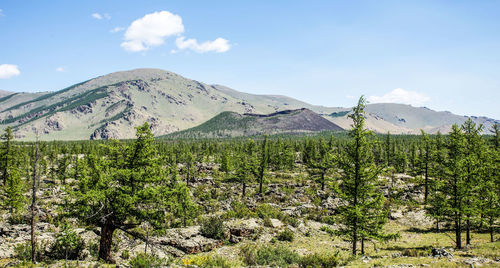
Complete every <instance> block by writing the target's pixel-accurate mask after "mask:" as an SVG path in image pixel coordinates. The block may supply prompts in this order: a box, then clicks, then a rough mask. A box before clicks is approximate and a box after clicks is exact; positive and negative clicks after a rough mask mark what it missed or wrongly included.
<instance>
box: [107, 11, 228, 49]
mask: <svg viewBox="0 0 500 268" xmlns="http://www.w3.org/2000/svg"><path fill="white" fill-rule="evenodd" d="M113 30H114V29H113ZM112 32H114V31H112ZM182 33H184V24H183V23H182V18H181V17H180V16H179V15H177V14H173V13H170V12H168V11H159V12H154V13H150V14H146V15H145V16H144V17H142V18H140V19H137V20H135V21H133V22H132V24H130V26H129V27H128V28H127V30H126V31H125V35H124V39H125V41H124V42H122V43H121V47H122V48H123V49H125V50H127V51H131V52H139V51H146V50H148V49H150V48H152V47H156V46H161V45H163V44H164V43H165V40H166V39H167V38H169V37H172V36H177V38H176V41H175V44H176V46H177V49H178V50H175V49H174V50H172V51H171V53H177V52H179V51H180V50H185V49H190V50H193V51H195V52H197V53H205V52H209V51H214V52H219V53H221V52H226V51H228V50H229V49H230V48H231V45H230V44H229V41H228V40H226V39H224V38H220V37H219V38H217V39H215V40H213V41H205V42H202V43H198V41H197V40H196V39H193V38H191V39H186V37H184V36H181V34H182Z"/></svg>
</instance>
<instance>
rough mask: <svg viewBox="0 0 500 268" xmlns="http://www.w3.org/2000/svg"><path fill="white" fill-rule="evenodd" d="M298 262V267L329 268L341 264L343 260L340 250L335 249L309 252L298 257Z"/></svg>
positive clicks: (343, 262)
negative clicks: (333, 251) (321, 252)
mask: <svg viewBox="0 0 500 268" xmlns="http://www.w3.org/2000/svg"><path fill="white" fill-rule="evenodd" d="M298 263H299V267H303V268H330V267H337V266H339V265H343V264H345V261H344V260H343V259H342V258H341V256H340V252H339V251H335V253H323V254H319V253H314V254H309V255H306V256H303V257H300V259H299V261H298Z"/></svg>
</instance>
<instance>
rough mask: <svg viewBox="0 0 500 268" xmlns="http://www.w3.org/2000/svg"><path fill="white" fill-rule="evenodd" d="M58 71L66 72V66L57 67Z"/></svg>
mask: <svg viewBox="0 0 500 268" xmlns="http://www.w3.org/2000/svg"><path fill="white" fill-rule="evenodd" d="M56 71H57V72H60V73H62V72H65V71H66V69H65V68H64V67H57V68H56Z"/></svg>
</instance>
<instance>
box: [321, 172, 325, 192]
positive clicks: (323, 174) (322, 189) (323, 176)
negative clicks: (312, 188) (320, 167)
mask: <svg viewBox="0 0 500 268" xmlns="http://www.w3.org/2000/svg"><path fill="white" fill-rule="evenodd" d="M324 190H325V172H324V171H323V172H322V173H321V191H324Z"/></svg>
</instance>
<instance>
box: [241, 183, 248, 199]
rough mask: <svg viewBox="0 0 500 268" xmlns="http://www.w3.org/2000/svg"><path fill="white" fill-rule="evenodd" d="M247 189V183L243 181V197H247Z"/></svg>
mask: <svg viewBox="0 0 500 268" xmlns="http://www.w3.org/2000/svg"><path fill="white" fill-rule="evenodd" d="M246 191H247V184H246V183H243V191H242V192H241V196H242V197H245V193H246Z"/></svg>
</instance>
